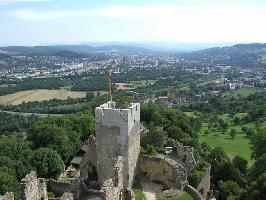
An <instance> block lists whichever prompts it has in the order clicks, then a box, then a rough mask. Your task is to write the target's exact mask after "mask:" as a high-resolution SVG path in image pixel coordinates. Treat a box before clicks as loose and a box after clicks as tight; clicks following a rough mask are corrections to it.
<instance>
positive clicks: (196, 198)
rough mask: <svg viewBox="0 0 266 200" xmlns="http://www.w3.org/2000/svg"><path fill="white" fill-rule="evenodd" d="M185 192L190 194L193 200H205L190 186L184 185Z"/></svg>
mask: <svg viewBox="0 0 266 200" xmlns="http://www.w3.org/2000/svg"><path fill="white" fill-rule="evenodd" d="M185 190H186V191H187V192H188V193H189V194H191V195H192V196H193V198H194V199H195V200H205V199H204V197H203V196H202V195H201V194H200V193H199V191H198V190H196V188H194V187H193V186H191V185H186V186H185Z"/></svg>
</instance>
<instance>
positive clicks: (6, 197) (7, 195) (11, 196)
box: [0, 192, 14, 200]
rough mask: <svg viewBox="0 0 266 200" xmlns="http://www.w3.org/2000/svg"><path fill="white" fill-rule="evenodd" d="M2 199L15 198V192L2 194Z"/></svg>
mask: <svg viewBox="0 0 266 200" xmlns="http://www.w3.org/2000/svg"><path fill="white" fill-rule="evenodd" d="M0 200H14V194H13V193H12V192H7V193H5V195H4V196H0Z"/></svg>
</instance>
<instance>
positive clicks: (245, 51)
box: [180, 43, 266, 67]
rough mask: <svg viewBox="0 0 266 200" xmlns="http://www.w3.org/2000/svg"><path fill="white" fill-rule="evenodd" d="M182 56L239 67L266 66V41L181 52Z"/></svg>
mask: <svg viewBox="0 0 266 200" xmlns="http://www.w3.org/2000/svg"><path fill="white" fill-rule="evenodd" d="M180 57H183V58H187V59H193V60H197V61H200V62H205V63H211V64H216V65H219V64H220V65H222V64H226V65H233V66H237V67H266V65H265V64H266V62H265V58H266V43H264V44H259V43H254V44H237V45H234V46H228V47H215V48H209V49H205V50H200V51H195V52H192V53H185V54H181V55H180Z"/></svg>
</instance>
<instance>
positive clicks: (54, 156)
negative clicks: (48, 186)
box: [32, 148, 64, 178]
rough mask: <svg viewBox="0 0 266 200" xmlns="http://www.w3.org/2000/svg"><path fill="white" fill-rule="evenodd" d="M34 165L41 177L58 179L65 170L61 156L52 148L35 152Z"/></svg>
mask: <svg viewBox="0 0 266 200" xmlns="http://www.w3.org/2000/svg"><path fill="white" fill-rule="evenodd" d="M32 165H33V167H35V168H36V171H37V174H38V176H39V177H44V178H51V177H52V178H56V177H58V176H59V175H60V174H61V173H62V172H63V170H64V162H63V160H62V158H61V157H60V155H59V154H58V153H57V152H56V151H54V150H53V149H50V148H39V149H37V150H36V151H35V152H34V155H33V158H32Z"/></svg>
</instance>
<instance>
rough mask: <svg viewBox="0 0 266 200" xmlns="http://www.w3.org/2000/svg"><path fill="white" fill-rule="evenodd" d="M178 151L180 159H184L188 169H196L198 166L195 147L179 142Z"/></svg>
mask: <svg viewBox="0 0 266 200" xmlns="http://www.w3.org/2000/svg"><path fill="white" fill-rule="evenodd" d="M176 153H177V156H178V158H179V160H180V161H182V162H183V163H184V164H185V166H186V168H187V169H188V170H191V169H194V168H195V167H196V166H197V162H196V159H195V158H194V148H193V147H189V146H182V145H180V144H177V146H176Z"/></svg>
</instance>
